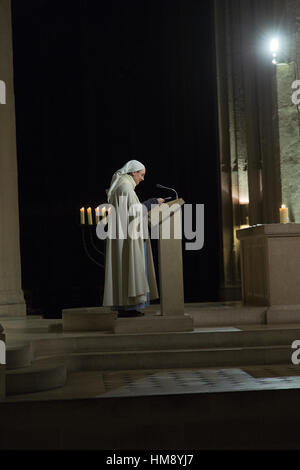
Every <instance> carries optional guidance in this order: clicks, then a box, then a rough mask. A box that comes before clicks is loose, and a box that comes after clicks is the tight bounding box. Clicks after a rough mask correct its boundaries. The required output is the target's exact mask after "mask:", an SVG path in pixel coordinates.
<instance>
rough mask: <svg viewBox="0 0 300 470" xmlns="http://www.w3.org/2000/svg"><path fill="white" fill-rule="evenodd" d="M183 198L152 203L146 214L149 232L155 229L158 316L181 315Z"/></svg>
mask: <svg viewBox="0 0 300 470" xmlns="http://www.w3.org/2000/svg"><path fill="white" fill-rule="evenodd" d="M183 204H184V200H183V199H176V200H174V201H170V202H169V203H164V204H161V205H160V206H155V207H154V208H153V209H152V210H151V211H149V213H148V220H149V225H150V230H151V233H153V230H156V231H158V233H157V234H156V238H157V235H158V261H159V286H160V301H161V315H183V314H184V289H183V267H182V220H181V219H182V214H181V207H182V206H183Z"/></svg>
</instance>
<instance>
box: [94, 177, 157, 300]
mask: <svg viewBox="0 0 300 470" xmlns="http://www.w3.org/2000/svg"><path fill="white" fill-rule="evenodd" d="M135 186H136V183H135V181H134V179H133V178H132V176H130V175H127V174H125V175H122V176H121V177H120V179H119V181H118V184H117V186H116V188H115V189H114V192H113V193H112V195H111V197H110V204H112V205H113V206H114V208H115V211H116V239H110V238H107V239H106V259H105V285H104V297H103V305H104V306H129V305H138V304H141V303H144V302H146V301H147V293H148V292H149V294H150V300H153V299H157V298H158V290H157V284H156V278H155V270H154V264H153V257H152V250H151V244H150V240H149V238H148V237H145V239H146V247H147V261H148V278H149V283H148V281H147V275H146V270H145V253H144V240H143V238H142V237H139V238H137V239H132V238H130V237H129V236H128V234H127V238H125V239H121V238H119V237H118V234H119V233H120V209H119V197H120V196H126V197H127V210H128V211H129V208H130V206H131V205H133V204H140V201H139V199H138V197H137V195H136V193H135V190H134V188H135Z"/></svg>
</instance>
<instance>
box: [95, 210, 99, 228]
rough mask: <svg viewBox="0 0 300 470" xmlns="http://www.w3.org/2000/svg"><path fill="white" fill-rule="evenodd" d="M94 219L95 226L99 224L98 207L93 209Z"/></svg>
mask: <svg viewBox="0 0 300 470" xmlns="http://www.w3.org/2000/svg"><path fill="white" fill-rule="evenodd" d="M95 219H96V224H98V222H99V207H96V209H95Z"/></svg>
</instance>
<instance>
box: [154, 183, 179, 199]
mask: <svg viewBox="0 0 300 470" xmlns="http://www.w3.org/2000/svg"><path fill="white" fill-rule="evenodd" d="M156 187H157V188H162V189H169V190H170V191H174V193H175V194H176V199H178V194H177V191H175V189H173V188H168V186H163V185H162V184H157V185H156Z"/></svg>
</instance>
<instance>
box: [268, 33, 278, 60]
mask: <svg viewBox="0 0 300 470" xmlns="http://www.w3.org/2000/svg"><path fill="white" fill-rule="evenodd" d="M278 47H279V42H278V39H277V38H273V39H271V41H270V51H271V52H273V54H274V53H276V52H277V51H278ZM273 57H274V55H273Z"/></svg>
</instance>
